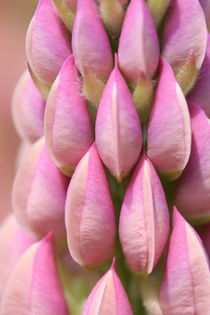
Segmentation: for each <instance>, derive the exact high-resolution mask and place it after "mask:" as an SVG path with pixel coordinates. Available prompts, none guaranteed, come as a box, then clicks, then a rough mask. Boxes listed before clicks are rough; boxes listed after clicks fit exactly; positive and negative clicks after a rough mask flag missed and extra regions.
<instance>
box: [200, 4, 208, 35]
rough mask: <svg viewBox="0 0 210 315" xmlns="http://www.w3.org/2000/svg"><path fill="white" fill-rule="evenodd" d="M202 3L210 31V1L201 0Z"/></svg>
mask: <svg viewBox="0 0 210 315" xmlns="http://www.w3.org/2000/svg"><path fill="white" fill-rule="evenodd" d="M200 4H201V6H202V8H203V11H204V14H205V17H206V24H207V27H208V30H209V31H210V1H209V0H200Z"/></svg>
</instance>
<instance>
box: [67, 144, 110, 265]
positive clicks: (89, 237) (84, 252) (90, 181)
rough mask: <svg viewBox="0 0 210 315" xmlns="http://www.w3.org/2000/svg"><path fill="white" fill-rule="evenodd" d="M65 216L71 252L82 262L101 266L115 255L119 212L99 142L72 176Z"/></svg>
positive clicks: (74, 257) (93, 146)
mask: <svg viewBox="0 0 210 315" xmlns="http://www.w3.org/2000/svg"><path fill="white" fill-rule="evenodd" d="M65 215H66V218H65V221H66V230H67V240H68V247H69V251H70V254H71V256H72V258H73V259H74V260H75V261H76V262H77V263H78V264H80V265H82V266H90V265H97V264H99V263H101V262H104V261H105V260H106V259H107V258H109V257H110V256H111V254H112V252H113V250H114V244H115V215H114V208H113V204H112V199H111V195H110V191H109V187H108V182H107V178H106V175H105V171H104V169H103V166H102V163H101V161H100V158H99V155H98V153H97V149H96V146H95V144H93V145H92V147H91V148H90V149H89V151H88V152H87V153H86V154H85V155H84V157H83V158H82V159H81V161H80V162H79V164H78V166H77V167H76V170H75V172H74V174H73V176H72V179H71V182H70V185H69V189H68V192H67V199H66V207H65Z"/></svg>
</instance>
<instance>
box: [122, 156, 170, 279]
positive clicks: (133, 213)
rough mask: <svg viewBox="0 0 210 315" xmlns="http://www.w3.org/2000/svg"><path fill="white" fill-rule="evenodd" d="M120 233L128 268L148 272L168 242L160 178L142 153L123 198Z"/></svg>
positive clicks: (164, 201)
mask: <svg viewBox="0 0 210 315" xmlns="http://www.w3.org/2000/svg"><path fill="white" fill-rule="evenodd" d="M119 233H120V241H121V244H122V249H123V252H124V255H125V257H126V260H127V263H128V265H129V267H130V268H131V270H132V271H133V272H137V273H142V274H147V275H148V274H150V273H151V272H152V271H153V269H154V267H155V266H156V265H157V262H158V261H159V259H160V257H161V255H162V254H163V251H164V248H165V245H166V242H167V238H168V233H169V213H168V207H167V203H166V198H165V194H164V191H163V188H162V186H161V182H160V180H159V177H158V175H157V173H156V171H155V168H154V167H153V165H152V163H151V162H150V161H149V159H148V158H147V157H146V156H145V154H144V153H143V154H142V157H141V159H140V161H139V163H138V165H137V166H136V169H135V171H134V173H133V175H132V177H131V181H130V183H129V186H128V188H127V191H126V194H125V197H124V200H123V204H122V208H121V212H120V223H119Z"/></svg>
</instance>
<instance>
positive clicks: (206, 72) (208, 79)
mask: <svg viewBox="0 0 210 315" xmlns="http://www.w3.org/2000/svg"><path fill="white" fill-rule="evenodd" d="M209 3H210V2H209ZM209 87H210V35H208V45H207V50H206V56H205V58H204V62H203V64H202V67H201V71H200V74H199V75H198V79H197V81H196V83H195V85H194V87H193V89H192V91H191V92H190V94H189V95H188V99H189V100H190V101H192V102H195V103H196V104H198V105H200V106H201V107H202V109H203V110H204V111H205V113H206V115H207V116H208V117H210V88H209Z"/></svg>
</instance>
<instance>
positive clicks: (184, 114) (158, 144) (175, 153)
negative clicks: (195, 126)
mask: <svg viewBox="0 0 210 315" xmlns="http://www.w3.org/2000/svg"><path fill="white" fill-rule="evenodd" d="M190 147H191V128H190V116H189V111H188V106H187V103H186V100H185V97H184V95H183V92H182V90H181V88H180V86H179V85H178V83H177V82H176V79H175V77H174V74H173V71H172V69H171V67H170V66H169V64H168V63H167V62H166V61H165V60H164V59H162V61H161V69H160V76H159V81H158V86H157V90H156V95H155V99H154V103H153V107H152V111H151V115H150V120H149V126H148V151H147V154H148V156H149V158H150V160H151V161H152V163H153V164H154V166H155V167H156V169H157V170H158V172H159V173H160V174H163V175H164V176H166V177H168V178H169V179H176V178H177V177H178V176H179V175H180V174H181V173H182V171H183V169H184V168H185V166H186V164H187V162H188V159H189V156H190Z"/></svg>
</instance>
